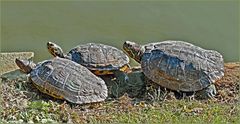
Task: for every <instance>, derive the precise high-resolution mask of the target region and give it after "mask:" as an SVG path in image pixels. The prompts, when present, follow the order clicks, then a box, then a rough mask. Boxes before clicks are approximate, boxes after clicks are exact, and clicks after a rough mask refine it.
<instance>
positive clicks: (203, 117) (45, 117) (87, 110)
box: [0, 64, 240, 124]
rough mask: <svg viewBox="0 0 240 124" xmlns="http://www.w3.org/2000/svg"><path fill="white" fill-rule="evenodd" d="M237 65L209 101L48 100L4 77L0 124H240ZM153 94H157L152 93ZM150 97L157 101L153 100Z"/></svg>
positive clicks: (20, 81)
mask: <svg viewBox="0 0 240 124" xmlns="http://www.w3.org/2000/svg"><path fill="white" fill-rule="evenodd" d="M239 72H240V64H238V65H235V66H232V65H231V66H228V68H226V77H224V78H223V79H222V80H221V81H220V82H217V83H216V86H217V90H218V94H217V96H216V97H215V98H214V99H211V100H192V99H189V98H186V99H180V100H178V99H176V98H174V97H172V96H171V93H169V94H168V95H169V96H167V97H164V98H154V100H152V101H148V100H145V99H137V98H129V97H128V95H123V96H122V97H120V98H118V99H108V100H106V101H105V102H101V103H93V104H86V105H76V104H71V103H68V102H65V101H61V100H57V99H53V98H52V97H49V96H47V95H44V94H42V93H40V92H39V91H38V90H36V89H35V88H33V87H32V85H31V83H29V82H27V81H26V78H19V76H18V78H15V79H11V78H9V79H8V78H3V80H2V84H1V91H0V92H1V97H2V101H1V106H2V107H1V108H2V110H1V113H0V115H1V122H2V123H7V122H8V123H224V124H225V123H236V124H237V123H240V117H239V115H240V100H239V85H240V73H239ZM156 94H157V93H156ZM154 96H155V97H161V96H159V95H154Z"/></svg>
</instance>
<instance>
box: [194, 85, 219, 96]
mask: <svg viewBox="0 0 240 124" xmlns="http://www.w3.org/2000/svg"><path fill="white" fill-rule="evenodd" d="M216 94H217V90H216V87H215V85H214V84H211V85H210V86H208V87H206V88H204V89H203V90H200V91H198V92H196V98H197V99H212V98H214V97H215V96H216Z"/></svg>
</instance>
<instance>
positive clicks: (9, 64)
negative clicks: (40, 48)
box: [0, 52, 34, 75]
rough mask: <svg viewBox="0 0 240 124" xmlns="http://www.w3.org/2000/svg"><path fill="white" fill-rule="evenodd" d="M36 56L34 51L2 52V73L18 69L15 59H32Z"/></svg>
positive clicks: (0, 63) (0, 60)
mask: <svg viewBox="0 0 240 124" xmlns="http://www.w3.org/2000/svg"><path fill="white" fill-rule="evenodd" d="M33 57H34V53H33V52H9V53H0V65H1V67H0V75H2V74H4V73H7V72H10V71H14V70H16V69H18V67H17V65H16V64H15V59H16V58H19V59H30V58H33Z"/></svg>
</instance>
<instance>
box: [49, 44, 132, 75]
mask: <svg viewBox="0 0 240 124" xmlns="http://www.w3.org/2000/svg"><path fill="white" fill-rule="evenodd" d="M47 48H48V51H49V52H50V53H51V54H52V55H53V56H54V57H56V56H57V57H61V58H66V59H70V60H72V61H74V62H77V63H79V64H81V65H83V66H85V67H87V68H88V69H89V70H91V71H92V72H93V73H94V74H96V75H107V74H113V71H116V70H120V71H122V72H124V71H127V70H128V69H129V65H128V63H129V58H128V56H127V55H126V54H125V53H124V52H123V51H121V50H119V49H117V48H115V47H112V46H108V45H104V44H97V43H87V44H83V45H78V46H76V47H75V48H72V49H71V50H70V51H69V52H68V53H67V54H64V53H63V50H62V49H61V47H60V46H58V45H57V44H55V43H52V42H48V43H47Z"/></svg>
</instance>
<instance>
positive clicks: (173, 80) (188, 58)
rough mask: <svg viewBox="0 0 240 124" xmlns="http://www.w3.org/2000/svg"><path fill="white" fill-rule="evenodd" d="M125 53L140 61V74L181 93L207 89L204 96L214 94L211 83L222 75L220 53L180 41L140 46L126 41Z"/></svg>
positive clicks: (124, 45)
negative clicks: (141, 72) (141, 71)
mask: <svg viewBox="0 0 240 124" xmlns="http://www.w3.org/2000/svg"><path fill="white" fill-rule="evenodd" d="M123 49H124V50H125V52H126V53H127V54H128V55H129V56H130V57H132V58H133V59H135V60H136V61H137V62H138V63H140V64H141V67H142V70H143V73H144V74H145V75H146V77H148V78H149V79H151V80H152V81H153V82H155V83H157V84H159V85H161V86H162V87H165V88H168V89H171V90H175V91H183V92H195V91H200V90H203V89H205V88H209V89H206V90H205V92H204V94H202V95H203V96H206V97H213V96H215V95H216V89H215V87H214V85H213V86H212V84H213V83H214V82H215V81H216V80H218V79H220V78H221V77H222V76H223V75H224V62H223V57H222V55H221V54H220V53H218V52H217V51H213V50H205V49H203V48H200V47H198V46H195V45H193V44H190V43H187V42H183V41H163V42H157V43H149V44H146V45H144V46H141V45H139V44H137V43H135V42H131V41H126V42H125V43H124V44H123Z"/></svg>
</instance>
